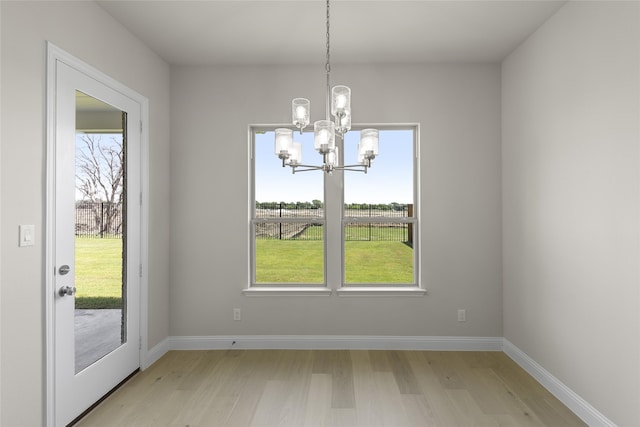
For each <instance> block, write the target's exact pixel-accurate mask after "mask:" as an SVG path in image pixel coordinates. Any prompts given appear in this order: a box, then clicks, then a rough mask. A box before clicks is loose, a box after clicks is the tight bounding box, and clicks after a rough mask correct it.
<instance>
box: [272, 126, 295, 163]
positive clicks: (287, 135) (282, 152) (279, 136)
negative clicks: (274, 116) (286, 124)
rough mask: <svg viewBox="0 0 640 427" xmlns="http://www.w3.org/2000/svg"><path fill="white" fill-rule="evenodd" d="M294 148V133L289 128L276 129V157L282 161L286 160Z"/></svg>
mask: <svg viewBox="0 0 640 427" xmlns="http://www.w3.org/2000/svg"><path fill="white" fill-rule="evenodd" d="M292 146H293V131H292V130H291V129H287V128H278V129H276V144H275V152H276V156H278V157H279V158H281V159H286V158H288V157H289V155H290V154H291V148H292Z"/></svg>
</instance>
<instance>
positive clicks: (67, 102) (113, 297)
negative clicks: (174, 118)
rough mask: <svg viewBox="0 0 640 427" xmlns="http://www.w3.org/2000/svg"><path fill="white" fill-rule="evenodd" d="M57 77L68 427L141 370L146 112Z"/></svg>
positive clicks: (113, 93)
mask: <svg viewBox="0 0 640 427" xmlns="http://www.w3.org/2000/svg"><path fill="white" fill-rule="evenodd" d="M55 73H56V78H55V81H56V83H55V86H56V87H55V111H56V117H55V161H54V162H55V164H54V165H53V168H54V169H55V174H54V176H55V184H54V195H53V200H54V202H53V204H54V205H55V208H54V209H53V212H54V213H53V215H54V217H55V218H54V219H53V221H48V223H49V224H52V227H53V230H52V232H51V233H50V234H49V235H50V236H51V239H52V244H51V245H50V246H49V247H50V250H52V252H53V253H52V254H50V255H51V259H52V262H53V265H54V270H55V275H54V278H53V283H54V286H53V287H54V288H55V289H54V293H55V297H54V300H53V321H54V327H53V347H54V353H53V354H54V360H55V362H54V369H55V374H54V404H53V405H54V413H55V424H56V425H57V426H64V425H67V424H68V423H70V422H71V421H73V420H74V419H75V418H76V417H78V416H79V415H80V414H82V413H83V412H84V411H85V410H86V409H87V408H89V407H91V405H93V404H94V403H95V402H96V401H98V400H99V399H100V398H101V397H102V396H104V395H105V394H106V393H108V392H109V391H110V390H111V389H112V388H114V387H115V386H116V385H118V384H119V383H120V382H121V381H122V380H123V379H125V378H126V377H128V376H129V375H130V374H131V373H133V372H135V371H136V370H137V369H138V368H139V366H140V265H141V262H140V240H141V238H140V229H141V226H140V225H141V216H140V210H141V209H140V203H141V202H140V194H141V188H140V187H141V179H140V177H141V172H140V155H141V148H140V147H141V130H140V129H141V125H140V123H141V105H140V104H139V103H138V102H136V101H135V100H133V99H132V98H130V97H128V96H126V95H125V94H123V93H122V92H120V91H118V90H115V89H113V88H111V87H109V86H108V85H107V84H104V83H102V82H100V81H98V80H96V79H95V78H93V77H90V76H88V75H87V74H85V73H83V72H81V71H78V70H77V69H75V68H72V67H71V66H69V65H67V64H65V63H64V62H62V61H60V60H56V62H55ZM49 214H50V215H51V214H52V213H51V212H49Z"/></svg>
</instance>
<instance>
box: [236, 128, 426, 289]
mask: <svg viewBox="0 0 640 427" xmlns="http://www.w3.org/2000/svg"><path fill="white" fill-rule="evenodd" d="M276 127H279V126H273V127H252V128H251V132H250V136H251V141H250V143H251V153H252V159H251V171H252V175H251V179H250V185H251V198H250V203H251V206H250V208H251V233H250V236H251V237H250V239H251V242H250V247H251V286H250V287H249V289H248V291H252V290H254V291H255V290H265V291H269V290H273V289H274V288H275V289H278V290H283V289H292V288H296V289H301V290H311V289H324V290H325V291H328V292H330V291H331V290H338V291H339V293H343V292H344V293H349V292H354V293H358V292H361V293H362V292H367V291H370V292H375V293H378V292H384V291H388V292H393V291H401V292H407V291H418V293H423V291H422V290H421V289H420V288H419V285H418V283H419V280H418V277H419V276H418V259H419V258H418V245H417V243H418V225H419V224H418V218H419V216H418V203H417V202H416V201H417V194H418V192H417V184H416V183H417V182H418V170H417V165H418V162H417V153H416V149H417V136H418V135H417V134H418V129H417V126H403V127H399V126H394V127H384V126H383V127H380V126H376V127H377V128H379V129H380V143H379V144H380V155H379V156H378V157H376V159H375V160H374V161H373V165H372V167H371V168H370V169H369V170H368V171H367V173H366V174H364V173H359V172H341V171H335V172H334V173H333V174H330V175H329V174H325V173H323V172H320V171H312V172H296V173H295V174H292V171H291V168H289V167H282V162H281V160H279V159H278V158H277V157H276V156H275V155H274V140H275V132H274V130H275V128H276ZM362 128H363V127H358V128H356V127H355V126H354V129H352V130H351V131H350V132H348V133H347V135H346V136H345V140H344V142H343V146H342V147H341V148H340V151H341V152H342V153H344V154H343V156H344V163H343V164H347V165H349V164H355V163H357V160H356V153H357V144H358V142H359V140H360V129H362ZM294 140H295V141H296V142H301V143H302V147H303V151H302V163H303V164H319V163H320V162H321V157H320V156H319V155H318V154H317V153H316V152H315V151H314V149H313V131H312V130H311V131H309V132H304V133H303V134H302V135H300V134H299V133H298V132H296V134H295V135H294Z"/></svg>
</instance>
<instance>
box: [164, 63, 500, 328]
mask: <svg viewBox="0 0 640 427" xmlns="http://www.w3.org/2000/svg"><path fill="white" fill-rule="evenodd" d="M333 68H334V70H335V71H334V72H333V73H332V77H333V82H334V83H343V84H347V85H350V86H351V89H352V91H353V92H352V98H353V106H352V107H353V112H354V122H369V123H371V122H373V123H395V122H400V123H406V122H418V123H420V124H421V141H420V143H421V147H420V150H421V154H422V159H421V174H422V182H421V183H420V186H421V197H422V203H423V205H422V206H423V209H422V216H421V218H420V220H421V226H422V241H421V244H422V248H421V249H422V252H421V254H422V260H421V267H422V274H423V282H424V285H425V287H426V288H427V289H428V290H429V294H428V295H427V296H426V297H416V298H408V297H337V296H332V297H277V296H276V297H271V296H269V297H245V296H243V295H242V293H241V291H242V289H243V288H246V287H247V285H248V282H249V272H248V266H249V249H248V248H249V243H248V241H249V236H248V228H249V227H248V217H249V208H248V176H249V170H248V166H247V164H248V161H247V158H248V141H247V126H248V124H251V123H253V124H258V123H260V124H264V123H273V124H275V123H287V122H288V121H289V120H290V103H291V99H292V98H294V97H296V96H305V97H309V98H310V99H311V102H312V110H313V111H316V117H312V120H313V119H317V118H318V117H320V116H321V115H323V113H322V112H323V111H324V69H323V67H322V65H318V66H313V67H295V66H286V67H284V66H282V67H278V66H273V67H210V68H207V67H202V68H200V67H172V72H171V140H172V144H171V174H172V178H171V194H172V203H171V268H170V270H171V291H170V292H171V298H170V299H171V305H170V313H171V314H170V315H171V335H174V336H184V335H187V336H188V335H227V334H238V335H239V334H247V335H253V334H274V335H287V334H309V335H315V334H317V335H342V334H353V335H400V336H402V335H406V336H412V335H413V336H446V335H455V336H490V337H501V336H502V284H501V268H502V267H501V225H500V224H501V218H500V216H501V202H500V68H499V66H498V65H468V64H463V65H415V66H376V65H362V66H348V67H347V66H342V65H335V66H334V67H333ZM314 106H315V107H314ZM381 155H384V154H381ZM273 162H274V165H276V166H277V165H278V162H279V160H278V159H277V158H276V157H275V156H274V159H273ZM291 179H292V180H293V179H296V177H295V176H292V177H291ZM233 307H240V308H241V309H242V321H241V322H234V321H233V320H232V308H233ZM458 308H466V309H467V318H468V321H467V322H466V323H458V322H457V317H456V310H457V309H458Z"/></svg>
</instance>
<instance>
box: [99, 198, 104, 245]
mask: <svg viewBox="0 0 640 427" xmlns="http://www.w3.org/2000/svg"><path fill="white" fill-rule="evenodd" d="M103 234H104V202H101V203H100V238H101V239H102V238H103V237H104V235H103Z"/></svg>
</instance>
